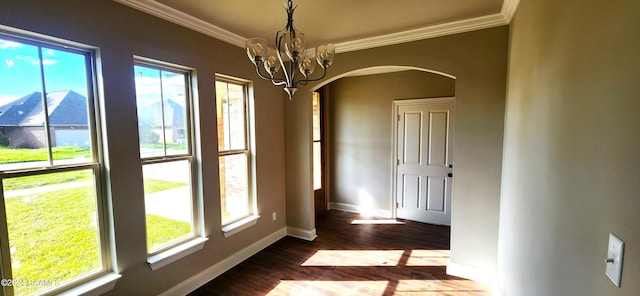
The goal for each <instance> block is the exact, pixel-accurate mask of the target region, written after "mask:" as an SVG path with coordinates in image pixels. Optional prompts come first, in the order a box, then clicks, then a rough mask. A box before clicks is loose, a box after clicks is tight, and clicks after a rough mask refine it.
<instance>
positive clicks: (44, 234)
mask: <svg viewBox="0 0 640 296" xmlns="http://www.w3.org/2000/svg"><path fill="white" fill-rule="evenodd" d="M54 149H55V148H54ZM22 150H39V149H2V148H0V163H2V161H5V162H4V163H15V162H22V161H21V160H19V159H21V158H20V157H26V158H27V159H35V157H34V155H41V154H42V153H40V154H38V153H36V152H28V151H27V152H25V151H22ZM71 150H72V149H61V151H67V152H69V151H71ZM7 155H9V156H7ZM70 155H73V156H77V155H78V153H77V151H76V152H72V153H71V154H70ZM9 158H12V159H13V160H9V161H7V159H9ZM16 159H18V161H16ZM44 159H45V160H46V154H44ZM88 180H92V172H91V170H84V171H70V172H59V173H51V174H44V175H36V176H27V177H17V178H9V179H3V180H2V182H3V183H2V185H3V187H4V192H5V193H10V192H12V191H16V190H20V189H28V188H36V187H44V186H47V185H60V184H69V183H73V182H79V181H88ZM185 185H187V184H185V183H178V182H166V181H161V180H153V179H146V180H144V187H145V189H144V190H145V192H146V193H147V194H148V193H153V192H158V191H163V190H167V189H171V188H176V187H181V186H185ZM94 194H95V193H94V187H93V186H92V185H88V186H80V187H73V188H69V189H62V190H55V191H53V190H47V191H45V192H42V193H37V194H29V195H23V196H17V197H9V198H5V199H4V203H5V209H6V214H7V227H8V230H9V245H10V248H11V262H12V278H13V279H24V280H45V281H48V280H51V281H53V283H56V282H57V281H59V282H64V281H68V280H71V279H73V278H76V277H78V276H81V275H84V274H88V273H91V272H93V271H97V270H100V269H101V267H102V262H101V261H100V258H101V256H100V246H99V234H98V227H97V221H96V216H97V215H96V210H97V208H96V204H95V201H96V198H95V195H94ZM146 221H147V244H148V246H149V248H151V247H152V246H157V245H158V244H159V243H166V242H168V241H171V240H174V239H176V238H180V237H184V236H185V235H188V234H190V233H191V226H190V224H189V223H186V222H181V221H177V220H172V219H168V218H164V217H160V216H157V215H151V214H149V215H146ZM47 288H50V287H33V286H31V287H28V286H22V287H14V289H15V292H16V295H26V294H33V293H35V292H37V291H41V290H44V289H47Z"/></svg>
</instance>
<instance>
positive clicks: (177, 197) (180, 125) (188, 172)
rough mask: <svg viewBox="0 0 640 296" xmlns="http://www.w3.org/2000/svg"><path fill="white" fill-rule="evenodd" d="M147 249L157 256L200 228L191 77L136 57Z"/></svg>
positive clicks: (176, 68)
mask: <svg viewBox="0 0 640 296" xmlns="http://www.w3.org/2000/svg"><path fill="white" fill-rule="evenodd" d="M134 74H135V81H136V103H137V108H138V133H139V139H140V158H141V162H142V172H143V179H144V180H143V182H144V199H145V211H146V226H147V228H146V230H147V250H148V253H149V254H151V255H153V254H158V253H160V252H162V251H165V250H167V249H169V248H171V247H174V246H176V245H178V244H181V243H183V242H185V241H187V240H189V239H191V238H193V237H195V235H196V234H197V233H198V232H199V231H198V229H196V226H197V224H196V223H195V221H196V215H195V213H197V211H196V210H195V209H196V205H197V203H196V202H195V200H194V196H195V194H194V192H195V190H194V187H195V186H194V183H195V182H196V180H197V178H196V177H195V173H194V172H195V170H194V165H195V157H194V153H193V150H194V149H193V137H192V133H191V130H192V127H193V123H192V118H193V116H192V114H191V113H192V112H191V110H192V109H191V102H192V99H191V92H190V85H191V81H190V80H191V75H190V72H189V71H188V70H186V69H182V68H179V67H173V66H165V65H164V64H160V63H154V62H152V61H148V60H146V59H141V58H140V59H138V60H137V62H136V65H135V66H134Z"/></svg>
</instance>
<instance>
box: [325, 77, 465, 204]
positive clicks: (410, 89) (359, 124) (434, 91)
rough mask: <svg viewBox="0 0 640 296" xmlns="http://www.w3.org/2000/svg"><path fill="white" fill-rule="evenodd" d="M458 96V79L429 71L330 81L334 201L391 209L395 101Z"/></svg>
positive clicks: (329, 119) (330, 134) (329, 123)
mask: <svg viewBox="0 0 640 296" xmlns="http://www.w3.org/2000/svg"><path fill="white" fill-rule="evenodd" d="M454 95H455V80H454V79H452V78H449V77H446V76H442V75H438V74H433V73H429V72H423V71H415V70H414V71H403V72H397V73H389V74H378V75H367V76H357V77H346V78H342V79H339V80H336V81H335V82H332V83H331V84H329V93H328V96H327V100H328V103H329V108H328V110H327V116H328V122H327V124H328V126H329V130H328V134H329V139H330V141H329V143H330V145H329V147H328V149H329V155H331V156H332V157H331V158H330V159H328V162H329V166H328V167H329V168H330V171H329V172H328V175H329V177H330V178H331V180H330V182H329V183H330V184H331V186H330V188H329V189H330V191H329V201H330V202H338V203H346V204H349V205H361V204H360V197H361V196H363V195H365V196H366V195H368V196H371V197H372V198H373V205H372V206H373V209H375V210H382V211H386V212H389V213H391V211H392V210H393V209H392V208H391V197H392V193H391V179H392V178H391V171H392V148H393V147H392V145H393V144H392V143H393V139H392V118H391V113H392V101H393V100H399V99H416V98H433V97H446V96H454Z"/></svg>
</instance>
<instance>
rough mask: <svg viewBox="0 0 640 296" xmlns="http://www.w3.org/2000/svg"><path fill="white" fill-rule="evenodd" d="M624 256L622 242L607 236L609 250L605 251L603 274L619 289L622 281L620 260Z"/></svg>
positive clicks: (611, 235) (612, 235)
mask: <svg viewBox="0 0 640 296" xmlns="http://www.w3.org/2000/svg"><path fill="white" fill-rule="evenodd" d="M623 256H624V242H623V241H622V240H621V239H620V238H619V237H617V236H616V235H615V234H613V233H610V234H609V250H608V251H607V260H606V264H607V269H606V271H605V274H606V275H607V276H608V277H609V279H610V280H611V281H612V282H613V283H614V284H616V286H617V287H618V288H620V280H621V279H622V260H623Z"/></svg>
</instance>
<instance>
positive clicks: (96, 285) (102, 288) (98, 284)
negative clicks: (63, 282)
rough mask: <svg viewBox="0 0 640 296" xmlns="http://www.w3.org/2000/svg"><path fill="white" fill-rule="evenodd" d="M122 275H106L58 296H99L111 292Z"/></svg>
mask: <svg viewBox="0 0 640 296" xmlns="http://www.w3.org/2000/svg"><path fill="white" fill-rule="evenodd" d="M121 277H122V275H120V274H117V273H108V274H105V275H103V276H101V277H99V278H97V279H94V280H92V281H89V282H86V283H84V284H82V285H80V286H77V287H75V288H71V289H69V290H66V291H64V292H61V293H60V294H58V295H63V296H71V295H83V296H84V295H101V294H104V293H106V292H109V291H111V290H113V288H115V286H116V282H117V281H118V279H120V278H121Z"/></svg>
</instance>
